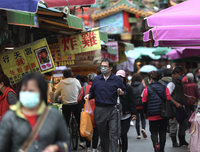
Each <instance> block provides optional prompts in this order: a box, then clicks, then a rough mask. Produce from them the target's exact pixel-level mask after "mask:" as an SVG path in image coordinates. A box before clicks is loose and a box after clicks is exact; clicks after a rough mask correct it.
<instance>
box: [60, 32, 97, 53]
mask: <svg viewBox="0 0 200 152" xmlns="http://www.w3.org/2000/svg"><path fill="white" fill-rule="evenodd" d="M58 40H59V44H60V51H61V55H62V56H66V55H69V54H70V55H71V54H78V53H82V52H89V51H94V50H99V49H101V41H100V36H99V30H94V31H91V32H83V33H81V34H78V35H73V36H70V37H59V38H58Z"/></svg>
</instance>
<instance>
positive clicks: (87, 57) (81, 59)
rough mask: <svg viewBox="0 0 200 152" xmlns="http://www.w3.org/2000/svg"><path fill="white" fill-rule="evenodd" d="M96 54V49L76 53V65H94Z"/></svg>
mask: <svg viewBox="0 0 200 152" xmlns="http://www.w3.org/2000/svg"><path fill="white" fill-rule="evenodd" d="M94 56H95V51H90V52H84V53H80V54H76V55H75V64H76V65H83V64H86V65H92V64H93V60H94Z"/></svg>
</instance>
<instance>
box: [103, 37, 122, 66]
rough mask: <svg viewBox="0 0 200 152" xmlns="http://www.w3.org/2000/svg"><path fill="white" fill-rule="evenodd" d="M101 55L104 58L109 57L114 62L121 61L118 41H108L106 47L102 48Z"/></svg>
mask: <svg viewBox="0 0 200 152" xmlns="http://www.w3.org/2000/svg"><path fill="white" fill-rule="evenodd" d="M101 55H102V58H103V59H105V58H109V59H111V60H112V61H113V62H118V61H119V56H118V42H117V41H114V42H107V43H106V47H104V49H102V50H101Z"/></svg>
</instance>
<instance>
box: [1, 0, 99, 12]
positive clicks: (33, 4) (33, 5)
mask: <svg viewBox="0 0 200 152" xmlns="http://www.w3.org/2000/svg"><path fill="white" fill-rule="evenodd" d="M39 1H41V2H44V3H45V5H46V6H47V7H62V6H72V5H91V4H94V3H95V0H0V9H3V10H17V11H23V12H29V13H36V12H37V9H38V3H39Z"/></svg>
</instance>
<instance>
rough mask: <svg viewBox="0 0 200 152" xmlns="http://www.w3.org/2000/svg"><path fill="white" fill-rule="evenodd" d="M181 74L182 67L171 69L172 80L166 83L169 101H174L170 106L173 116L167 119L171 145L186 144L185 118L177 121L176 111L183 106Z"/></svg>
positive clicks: (182, 72)
mask: <svg viewBox="0 0 200 152" xmlns="http://www.w3.org/2000/svg"><path fill="white" fill-rule="evenodd" d="M183 74H184V70H183V68H182V67H176V68H175V69H174V70H173V75H172V77H173V80H172V82H170V83H169V84H168V85H167V87H168V89H169V91H170V94H171V96H172V98H171V101H172V102H173V103H174V105H173V106H172V107H171V108H172V111H173V118H171V119H170V120H169V125H170V136H171V139H172V143H173V147H179V146H182V145H186V146H187V145H188V143H187V142H186V141H185V131H186V130H187V119H186V118H185V119H184V120H182V121H181V122H180V121H179V122H178V121H177V114H178V111H180V109H181V108H183V106H184V105H185V96H184V88H183V84H182V78H183ZM178 123H179V131H178V137H179V141H180V145H178V144H177V140H176V135H177V130H178Z"/></svg>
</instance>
